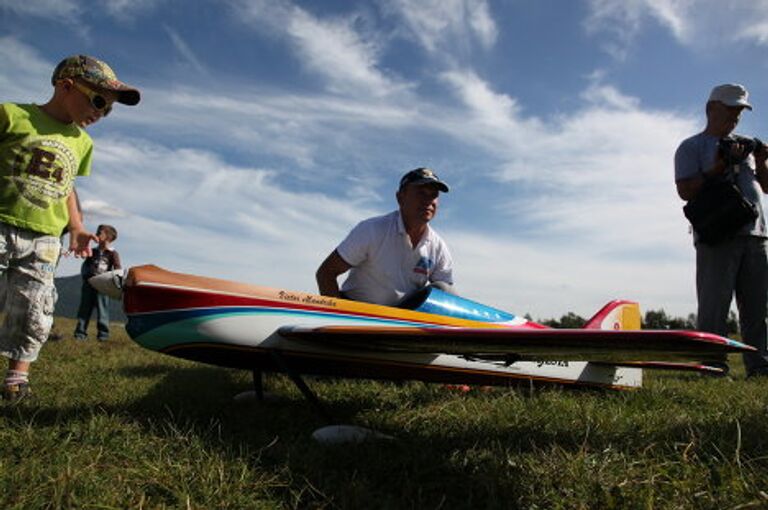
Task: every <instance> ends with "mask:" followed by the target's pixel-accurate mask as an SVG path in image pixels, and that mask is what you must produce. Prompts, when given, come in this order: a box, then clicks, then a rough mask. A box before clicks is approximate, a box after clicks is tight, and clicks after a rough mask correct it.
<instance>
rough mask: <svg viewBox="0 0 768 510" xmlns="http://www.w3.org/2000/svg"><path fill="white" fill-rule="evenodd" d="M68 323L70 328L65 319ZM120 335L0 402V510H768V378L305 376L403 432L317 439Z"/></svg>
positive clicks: (37, 375)
mask: <svg viewBox="0 0 768 510" xmlns="http://www.w3.org/2000/svg"><path fill="white" fill-rule="evenodd" d="M57 325H58V327H59V329H60V330H62V331H65V332H68V331H71V330H72V329H73V324H72V322H71V321H68V320H67V319H57ZM114 330H115V333H114V334H113V339H112V340H111V341H110V342H108V343H104V344H101V343H97V342H95V341H93V340H92V341H89V342H80V343H76V342H74V341H72V340H69V339H68V340H63V341H60V342H49V343H48V344H47V345H46V346H45V348H44V349H43V352H42V355H41V357H40V360H39V361H38V362H37V363H35V364H34V365H33V372H32V382H33V388H34V390H35V397H36V398H35V400H34V401H33V402H31V403H29V404H26V405H20V406H8V405H3V406H0V508H3V509H36V508H94V509H107V508H121V509H122V508H206V509H207V508H233V509H234V508H237V509H240V508H302V509H304V508H354V509H358V508H366V509H367V508H393V509H410V508H413V509H424V508H444V509H449V508H450V509H452V508H467V509H470V508H471V509H478V508H531V509H539V508H540V509H553V508H554V509H557V508H568V509H570V508H584V509H587V508H589V509H592V508H621V509H624V508H642V509H650V508H654V509H655V508H696V509H699V508H703V509H707V508H711V509H721V508H731V509H737V508H738V509H745V508H767V507H768V391H766V390H768V380H745V379H744V378H743V369H742V368H741V366H740V365H739V363H738V360H736V359H733V360H732V362H733V364H734V365H735V366H736V369H735V370H734V372H735V374H734V377H733V380H726V379H714V378H701V377H698V376H694V375H684V374H672V373H665V374H660V373H655V374H651V375H647V376H646V384H645V388H644V389H642V390H640V391H634V392H622V393H602V392H593V391H583V392H574V391H568V390H559V389H548V390H544V389H541V390H530V389H524V390H512V389H494V390H492V391H489V392H481V391H476V390H475V391H473V392H470V393H469V394H466V395H463V394H457V393H454V392H450V391H447V390H445V389H444V388H443V387H442V386H440V385H427V384H422V383H416V382H412V383H405V384H388V383H376V382H367V381H344V380H329V379H310V380H309V381H308V382H309V384H310V385H311V386H312V388H313V389H314V390H315V391H316V392H317V394H318V395H319V396H320V397H321V398H322V399H323V401H324V402H325V403H326V405H327V407H328V408H329V409H330V410H331V412H332V413H333V414H334V415H335V416H337V417H338V418H339V421H340V422H343V423H351V424H357V425H363V426H367V427H372V428H374V429H376V430H379V431H382V432H385V433H387V434H390V435H393V436H395V437H396V439H395V440H394V441H385V442H373V443H367V444H362V445H357V446H351V445H345V446H327V445H320V444H317V443H315V442H313V440H312V439H311V437H310V435H311V433H312V431H313V430H314V429H315V428H317V427H319V426H322V425H323V422H322V421H321V419H320V418H318V416H317V415H316V414H315V413H313V411H312V409H311V408H310V407H309V406H308V405H307V404H306V403H305V402H304V400H303V398H302V397H301V395H300V393H299V392H298V391H297V390H296V389H295V388H294V387H293V386H292V384H291V383H290V382H289V381H288V380H287V379H286V378H285V377H283V376H269V377H267V381H266V382H267V384H268V386H269V389H270V391H273V392H274V393H276V394H277V395H278V396H279V397H280V398H279V399H278V400H276V401H268V402H263V403H256V402H249V403H242V402H236V401H234V400H233V398H232V397H233V396H234V395H236V394H237V393H239V392H241V391H244V390H246V389H249V387H250V378H249V374H248V373H247V372H243V371H235V370H227V369H221V368H216V367H209V366H205V365H201V364H196V363H190V362H184V361H181V360H175V359H173V358H170V357H167V356H163V355H161V354H157V353H153V352H150V351H146V350H143V349H141V348H140V347H138V346H137V345H135V344H134V343H133V342H131V341H130V340H129V339H128V338H127V336H126V335H125V333H124V332H122V330H121V328H120V327H119V326H115V328H114Z"/></svg>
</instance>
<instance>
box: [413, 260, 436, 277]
mask: <svg viewBox="0 0 768 510" xmlns="http://www.w3.org/2000/svg"><path fill="white" fill-rule="evenodd" d="M434 266H435V263H434V262H433V261H432V259H430V258H427V257H421V258H420V259H419V261H418V262H417V263H416V266H415V267H414V268H413V272H414V273H419V274H426V275H428V274H429V273H430V271H431V270H432V268H433V267H434Z"/></svg>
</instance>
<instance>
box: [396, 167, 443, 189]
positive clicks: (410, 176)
mask: <svg viewBox="0 0 768 510" xmlns="http://www.w3.org/2000/svg"><path fill="white" fill-rule="evenodd" d="M407 184H419V185H420V184H436V185H437V188H438V189H439V190H440V191H442V192H443V193H448V185H447V184H446V183H444V182H443V181H441V180H440V179H439V178H438V177H437V174H436V173H435V172H434V171H433V170H431V169H429V168H424V167H422V168H416V169H414V170H411V171H410V172H408V173H407V174H405V175H404V176H403V178H402V179H400V187H399V188H398V190H402V189H403V188H404V187H405V186H406V185H407Z"/></svg>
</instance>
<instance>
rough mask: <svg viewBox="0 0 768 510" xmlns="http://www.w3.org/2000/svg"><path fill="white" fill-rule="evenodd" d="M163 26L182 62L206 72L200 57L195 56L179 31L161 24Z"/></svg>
mask: <svg viewBox="0 0 768 510" xmlns="http://www.w3.org/2000/svg"><path fill="white" fill-rule="evenodd" d="M163 28H165V31H166V33H167V34H168V37H170V38H171V43H173V46H174V48H176V51H177V52H178V53H179V55H181V57H182V58H183V59H184V62H185V63H186V64H187V65H189V66H190V67H192V69H194V70H195V71H197V72H198V73H200V74H208V70H207V69H206V68H205V66H204V65H203V63H202V62H201V61H200V59H199V58H197V55H195V53H194V52H193V51H192V48H190V46H189V44H187V42H186V41H185V40H184V39H183V38H182V37H181V36H180V35H179V33H178V32H176V30H174V29H173V28H171V27H169V26H168V25H163Z"/></svg>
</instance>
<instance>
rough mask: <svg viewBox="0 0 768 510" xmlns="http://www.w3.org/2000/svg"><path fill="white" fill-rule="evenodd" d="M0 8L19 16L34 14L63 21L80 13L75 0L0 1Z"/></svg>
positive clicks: (76, 16)
mask: <svg viewBox="0 0 768 510" xmlns="http://www.w3.org/2000/svg"><path fill="white" fill-rule="evenodd" d="M0 10H8V11H11V12H14V13H16V14H18V15H21V16H35V17H40V18H49V19H56V20H60V21H64V22H74V21H76V20H77V18H78V17H79V15H80V14H81V12H82V6H81V3H80V2H78V1H77V0H36V1H26V2H25V1H22V2H17V1H13V0H10V1H4V2H0Z"/></svg>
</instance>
